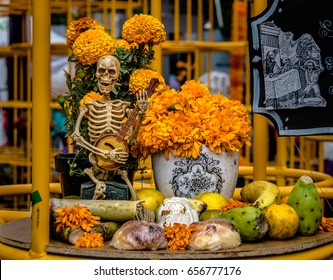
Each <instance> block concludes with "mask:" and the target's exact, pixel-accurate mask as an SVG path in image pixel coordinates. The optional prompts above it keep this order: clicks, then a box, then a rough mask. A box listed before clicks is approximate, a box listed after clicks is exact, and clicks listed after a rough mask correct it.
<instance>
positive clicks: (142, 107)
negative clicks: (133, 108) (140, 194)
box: [72, 55, 148, 200]
mask: <svg viewBox="0 0 333 280" xmlns="http://www.w3.org/2000/svg"><path fill="white" fill-rule="evenodd" d="M119 73H120V63H119V61H118V59H117V58H116V57H114V56H112V55H105V56H102V57H101V58H100V59H99V61H98V62H97V71H96V77H97V80H98V88H99V90H100V92H101V93H102V94H103V100H93V101H87V102H85V105H86V108H83V109H81V110H80V114H79V116H78V118H77V122H76V125H75V129H74V132H73V134H72V138H73V139H74V140H75V141H76V143H77V144H78V145H79V146H81V147H83V148H85V149H87V150H89V151H90V152H91V153H90V155H89V160H90V162H91V163H92V165H93V167H91V168H87V169H85V170H84V172H85V173H86V174H87V175H88V176H89V177H90V178H91V180H92V181H93V182H94V183H95V184H96V187H95V191H94V196H93V199H99V198H104V197H105V195H104V191H105V190H106V185H105V183H104V182H102V181H100V180H102V179H107V178H108V176H109V175H110V173H111V174H113V175H116V174H119V175H121V178H122V179H123V180H124V181H125V182H126V184H127V185H128V187H129V190H130V192H131V195H132V197H133V199H135V200H137V196H136V193H135V191H134V189H133V186H132V184H131V182H130V181H129V179H128V176H127V172H126V171H124V170H120V169H119V167H110V165H109V164H106V165H105V164H103V163H104V162H105V161H107V162H108V163H110V162H111V163H115V164H116V166H121V165H122V164H124V163H126V161H127V159H128V156H129V154H128V151H125V150H124V149H122V148H117V147H112V148H113V149H112V150H110V149H102V148H100V147H98V146H97V145H96V143H98V141H100V140H101V139H103V138H105V137H106V136H109V135H115V134H117V133H118V132H119V131H120V130H121V127H122V125H123V120H124V118H125V116H126V115H127V114H128V113H129V112H130V110H129V108H128V106H129V105H130V102H127V101H123V100H111V99H110V92H111V91H112V90H113V88H114V87H115V84H116V82H117V79H118V76H119ZM136 96H137V101H138V106H139V113H138V118H139V120H138V122H137V124H136V127H135V128H134V129H133V131H132V133H131V135H130V137H129V141H131V142H132V141H134V140H135V139H136V136H137V132H138V126H140V123H141V120H142V118H143V116H144V114H145V112H146V110H147V107H148V98H147V92H146V91H140V92H139V93H137V94H136ZM85 115H88V134H89V138H90V141H91V142H92V143H93V144H91V143H89V142H88V141H87V140H86V139H84V138H83V137H82V135H81V134H80V130H79V129H80V125H81V122H82V119H83V117H84V116H85ZM133 139H134V140H133ZM107 144H108V143H107ZM107 144H105V145H107ZM109 146H110V147H111V146H112V145H111V144H109Z"/></svg>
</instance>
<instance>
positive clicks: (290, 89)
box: [259, 22, 326, 110]
mask: <svg viewBox="0 0 333 280" xmlns="http://www.w3.org/2000/svg"><path fill="white" fill-rule="evenodd" d="M259 29H260V43H261V50H262V57H264V59H263V68H264V80H265V96H266V99H265V104H266V109H267V110H277V109H281V108H284V109H288V108H291V109H293V108H300V107H305V106H312V107H325V106H326V100H325V99H324V98H322V97H321V95H320V88H319V85H318V80H319V76H320V73H321V72H322V71H323V70H324V67H323V65H322V63H321V56H320V48H319V47H318V45H317V44H316V42H315V41H314V40H313V38H312V36H311V35H310V34H307V33H304V34H303V35H302V36H301V37H300V38H298V39H297V40H293V37H294V35H293V34H292V33H291V32H283V31H282V30H281V29H280V28H279V27H278V26H276V25H275V24H274V22H265V23H263V24H260V25H259Z"/></svg>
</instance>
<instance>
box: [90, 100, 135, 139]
mask: <svg viewBox="0 0 333 280" xmlns="http://www.w3.org/2000/svg"><path fill="white" fill-rule="evenodd" d="M129 104H130V103H129V102H126V101H122V100H94V101H90V102H86V103H85V105H86V106H87V108H88V114H89V116H88V134H89V137H90V140H91V141H92V142H96V140H97V139H99V138H100V137H101V136H102V135H104V134H116V133H117V132H118V131H119V130H120V128H121V125H122V124H123V120H124V118H125V113H126V108H127V107H128V105H129Z"/></svg>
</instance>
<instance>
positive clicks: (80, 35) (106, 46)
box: [58, 14, 166, 156]
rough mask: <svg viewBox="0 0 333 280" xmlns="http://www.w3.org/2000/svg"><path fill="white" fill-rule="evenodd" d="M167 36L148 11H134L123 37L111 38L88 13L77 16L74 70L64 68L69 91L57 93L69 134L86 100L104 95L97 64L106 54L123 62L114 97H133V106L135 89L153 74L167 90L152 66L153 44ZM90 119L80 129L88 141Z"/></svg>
mask: <svg viewBox="0 0 333 280" xmlns="http://www.w3.org/2000/svg"><path fill="white" fill-rule="evenodd" d="M165 38H166V33H165V30H164V25H163V24H162V23H161V22H160V21H159V20H157V19H156V18H154V17H153V16H150V15H145V14H138V15H135V16H133V17H132V18H130V19H128V20H127V21H126V22H125V23H124V25H123V27H122V38H121V39H115V38H112V36H111V35H110V34H109V31H108V30H107V29H105V28H104V27H103V26H101V25H100V24H99V23H98V22H97V21H96V20H95V19H92V18H90V17H85V18H80V19H77V20H74V21H73V22H72V23H71V24H70V26H69V27H68V29H67V32H66V42H67V45H68V47H69V48H70V50H71V51H72V53H71V54H70V56H69V58H68V61H69V62H72V63H73V65H75V71H74V72H75V73H74V75H73V74H70V73H69V72H67V71H65V75H66V83H67V87H68V92H67V93H66V94H65V95H63V96H59V97H58V102H59V104H60V105H61V107H62V109H63V111H64V112H65V114H66V116H67V124H66V128H67V134H66V136H70V135H72V133H73V131H74V128H75V125H76V120H77V117H78V115H79V113H80V108H82V107H84V106H85V105H84V102H85V101H87V100H93V99H102V95H100V94H99V92H98V85H97V79H96V64H97V61H98V59H99V58H100V57H101V56H103V55H106V54H111V55H114V56H115V57H116V58H117V59H118V60H119V62H120V65H121V69H120V76H119V78H118V81H117V84H116V86H115V88H114V90H113V91H112V92H111V93H110V98H111V99H121V100H125V101H130V102H131V106H130V107H131V108H133V107H134V106H135V105H136V97H135V94H134V93H135V92H137V91H138V90H139V89H141V90H142V89H144V88H146V87H147V86H148V85H149V82H150V79H151V78H157V79H158V80H159V82H160V85H159V87H158V88H157V89H156V90H155V92H156V91H162V90H164V88H165V82H164V79H163V77H162V76H161V75H160V74H159V73H157V72H155V71H152V70H150V69H149V65H150V63H151V62H152V60H153V59H154V54H155V52H154V50H153V46H154V45H158V44H160V43H162V42H164V41H165ZM132 76H133V77H132ZM87 121H88V120H87V119H84V120H83V121H82V123H81V127H80V133H81V135H82V136H83V137H84V138H85V139H86V140H87V141H89V137H88V123H87ZM79 151H80V154H79V155H80V156H87V153H88V151H86V150H85V149H79Z"/></svg>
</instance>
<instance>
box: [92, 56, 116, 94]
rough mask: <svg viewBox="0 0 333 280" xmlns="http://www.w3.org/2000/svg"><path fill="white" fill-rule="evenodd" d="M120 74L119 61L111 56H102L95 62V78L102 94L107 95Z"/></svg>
mask: <svg viewBox="0 0 333 280" xmlns="http://www.w3.org/2000/svg"><path fill="white" fill-rule="evenodd" d="M119 73H120V63H119V60H118V59H117V58H116V57H114V56H113V55H103V56H102V57H101V58H100V59H99V60H98V62H97V69H96V78H97V81H98V88H99V90H100V92H101V93H102V94H104V95H105V94H108V93H110V92H111V90H112V89H113V88H114V86H115V84H116V82H117V80H118V77H119Z"/></svg>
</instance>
